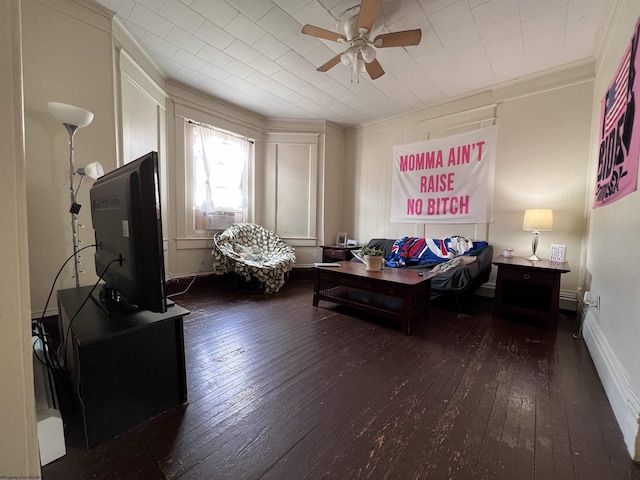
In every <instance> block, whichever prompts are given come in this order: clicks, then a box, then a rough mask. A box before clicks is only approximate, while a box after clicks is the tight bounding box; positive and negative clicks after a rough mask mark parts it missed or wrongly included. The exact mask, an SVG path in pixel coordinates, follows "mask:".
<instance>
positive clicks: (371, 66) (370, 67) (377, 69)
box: [364, 60, 384, 80]
mask: <svg viewBox="0 0 640 480" xmlns="http://www.w3.org/2000/svg"><path fill="white" fill-rule="evenodd" d="M364 68H366V69H367V73H368V74H369V76H370V77H371V80H375V79H376V78H379V77H381V76H382V75H384V70H383V69H382V65H380V62H379V61H378V60H373V61H372V62H370V63H365V64H364Z"/></svg>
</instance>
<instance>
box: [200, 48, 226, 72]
mask: <svg viewBox="0 0 640 480" xmlns="http://www.w3.org/2000/svg"><path fill="white" fill-rule="evenodd" d="M197 57H198V58H201V59H202V60H204V61H205V62H207V63H210V64H211V65H214V66H216V67H218V68H222V67H224V66H225V65H226V64H227V63H229V62H230V61H231V60H233V58H232V57H231V56H230V55H227V54H226V53H224V52H222V51H220V50H218V49H217V48H215V47H212V46H211V45H205V46H204V47H202V50H200V51H199V52H198V54H197Z"/></svg>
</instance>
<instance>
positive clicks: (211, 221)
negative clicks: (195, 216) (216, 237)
mask: <svg viewBox="0 0 640 480" xmlns="http://www.w3.org/2000/svg"><path fill="white" fill-rule="evenodd" d="M242 221H244V214H243V212H241V211H240V212H236V211H232V212H228V211H221V210H218V211H215V212H211V213H207V214H205V216H204V229H205V230H224V229H226V228H228V227H230V226H231V225H233V224H234V223H238V222H242Z"/></svg>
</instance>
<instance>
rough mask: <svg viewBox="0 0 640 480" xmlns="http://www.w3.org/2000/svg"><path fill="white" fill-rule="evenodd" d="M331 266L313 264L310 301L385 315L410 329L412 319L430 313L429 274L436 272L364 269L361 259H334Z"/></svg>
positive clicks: (420, 318)
mask: <svg viewBox="0 0 640 480" xmlns="http://www.w3.org/2000/svg"><path fill="white" fill-rule="evenodd" d="M333 265H337V266H332V267H316V284H315V288H314V291H313V305H314V306H315V307H317V306H318V303H319V302H320V300H325V301H328V302H332V303H337V304H340V305H345V306H347V307H351V308H354V309H357V310H361V311H363V312H367V313H371V314H373V315H377V316H380V317H384V318H388V319H390V320H392V321H394V322H397V323H399V324H400V327H401V330H402V332H403V333H405V334H407V335H409V334H410V333H411V321H412V320H422V319H424V318H427V317H428V316H429V300H430V297H431V278H433V277H434V276H435V275H436V274H435V273H430V272H423V274H422V275H420V273H419V272H417V271H416V270H403V269H399V268H384V269H383V270H382V271H381V272H367V271H366V266H365V265H364V264H363V263H360V262H336V263H335V264H333Z"/></svg>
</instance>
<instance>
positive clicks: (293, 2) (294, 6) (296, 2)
mask: <svg viewBox="0 0 640 480" xmlns="http://www.w3.org/2000/svg"><path fill="white" fill-rule="evenodd" d="M273 3H275V4H276V5H278V6H279V7H280V8H281V9H282V10H284V11H285V12H287V13H288V14H289V15H291V14H292V13H295V12H297V11H298V10H300V9H301V8H303V7H305V5H308V4H309V3H311V0H273ZM314 3H315V2H314Z"/></svg>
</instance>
